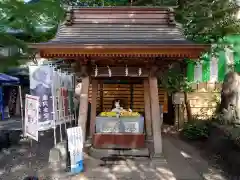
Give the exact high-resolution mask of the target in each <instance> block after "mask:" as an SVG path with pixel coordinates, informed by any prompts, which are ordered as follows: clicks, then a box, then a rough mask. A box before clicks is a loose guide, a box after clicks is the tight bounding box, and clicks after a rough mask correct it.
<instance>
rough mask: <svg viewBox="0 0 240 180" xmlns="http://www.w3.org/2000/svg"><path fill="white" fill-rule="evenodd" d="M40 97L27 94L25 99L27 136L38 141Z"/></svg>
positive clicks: (25, 129)
mask: <svg viewBox="0 0 240 180" xmlns="http://www.w3.org/2000/svg"><path fill="white" fill-rule="evenodd" d="M38 121H39V97H37V96H31V95H28V94H26V99H25V122H24V124H25V128H24V131H25V133H24V134H25V136H28V137H30V138H32V139H34V140H36V141H38Z"/></svg>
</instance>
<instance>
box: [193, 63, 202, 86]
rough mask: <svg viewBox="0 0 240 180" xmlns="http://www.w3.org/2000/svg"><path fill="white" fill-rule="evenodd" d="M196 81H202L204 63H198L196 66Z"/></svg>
mask: <svg viewBox="0 0 240 180" xmlns="http://www.w3.org/2000/svg"><path fill="white" fill-rule="evenodd" d="M194 81H195V82H202V64H201V63H196V65H195V67H194Z"/></svg>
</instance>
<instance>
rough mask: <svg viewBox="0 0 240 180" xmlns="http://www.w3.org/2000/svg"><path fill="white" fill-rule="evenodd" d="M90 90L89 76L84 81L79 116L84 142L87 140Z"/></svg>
mask: <svg viewBox="0 0 240 180" xmlns="http://www.w3.org/2000/svg"><path fill="white" fill-rule="evenodd" d="M88 88H89V76H87V77H84V78H83V79H82V91H81V94H80V107H79V116H78V126H81V127H82V131H83V139H84V141H85V140H86V123H87V114H88Z"/></svg>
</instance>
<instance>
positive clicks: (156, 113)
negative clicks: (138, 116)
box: [149, 76, 162, 157]
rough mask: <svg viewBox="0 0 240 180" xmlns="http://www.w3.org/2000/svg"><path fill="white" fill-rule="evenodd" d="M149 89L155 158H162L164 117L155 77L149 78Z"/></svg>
mask: <svg viewBox="0 0 240 180" xmlns="http://www.w3.org/2000/svg"><path fill="white" fill-rule="evenodd" d="M149 88H150V91H149V92H150V100H151V117H152V130H153V143H154V157H160V156H161V154H162V136H161V126H162V117H161V116H160V107H159V100H158V82H157V78H156V77H155V76H150V77H149Z"/></svg>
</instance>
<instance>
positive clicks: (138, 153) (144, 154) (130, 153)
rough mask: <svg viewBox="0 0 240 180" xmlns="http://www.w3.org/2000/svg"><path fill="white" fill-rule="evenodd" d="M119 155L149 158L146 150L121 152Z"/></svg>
mask: <svg viewBox="0 0 240 180" xmlns="http://www.w3.org/2000/svg"><path fill="white" fill-rule="evenodd" d="M120 155H122V156H142V157H149V156H150V154H149V150H148V148H142V149H131V150H121V151H120Z"/></svg>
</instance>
